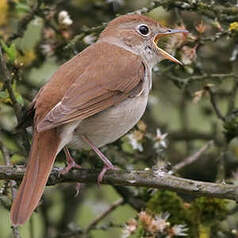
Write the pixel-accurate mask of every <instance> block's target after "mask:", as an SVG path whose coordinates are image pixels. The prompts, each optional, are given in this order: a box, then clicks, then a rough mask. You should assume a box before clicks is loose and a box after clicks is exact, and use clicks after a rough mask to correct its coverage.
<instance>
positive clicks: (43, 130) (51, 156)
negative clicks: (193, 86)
mask: <svg viewBox="0 0 238 238" xmlns="http://www.w3.org/2000/svg"><path fill="white" fill-rule="evenodd" d="M186 32H187V31H186V30H174V29H168V28H165V27H162V26H161V25H160V24H159V23H158V22H157V21H155V20H153V19H151V18H149V17H146V16H142V15H124V16H120V17H117V18H115V19H114V20H112V21H111V22H109V23H108V25H107V27H106V28H105V29H104V30H103V31H102V33H101V34H100V36H99V38H98V40H97V42H96V43H94V44H92V45H91V46H89V47H87V48H86V49H85V50H83V51H82V52H80V53H79V54H78V55H76V56H74V57H73V58H72V59H71V60H69V61H68V62H66V63H64V64H63V65H62V66H60V67H59V69H58V70H57V71H56V72H55V73H54V74H53V76H52V77H51V78H50V80H49V81H48V82H47V83H46V84H45V85H44V86H43V87H42V88H41V89H40V91H39V92H38V94H37V95H36V96H35V98H34V100H33V102H32V103H31V105H30V110H29V115H34V123H33V142H32V146H31V150H30V154H29V160H28V164H27V168H26V173H25V175H24V177H23V180H22V183H21V185H20V187H19V190H18V192H17V195H16V197H15V199H14V201H13V204H12V207H11V212H10V218H11V222H12V224H13V225H20V224H24V223H25V222H26V221H27V220H28V218H29V217H30V216H31V214H32V213H33V211H34V209H35V208H36V207H37V205H38V203H39V200H40V198H41V196H42V194H43V191H44V187H45V185H46V183H47V180H48V177H49V174H50V171H51V169H52V167H53V164H54V161H55V158H56V156H57V154H58V153H59V152H60V151H61V150H62V149H64V151H65V154H66V159H67V162H68V165H67V167H66V168H65V169H64V170H63V171H62V173H66V172H68V171H69V170H70V169H71V168H72V167H80V166H79V165H77V164H76V163H75V162H74V160H73V158H72V157H71V156H70V154H69V151H68V149H67V147H66V145H69V146H70V147H72V148H76V149H92V150H94V151H95V152H96V154H97V155H98V156H99V158H100V159H102V161H103V162H104V164H105V165H104V167H103V169H102V171H101V173H100V174H99V176H98V182H101V181H102V179H103V175H104V174H105V172H106V171H107V170H108V169H113V168H114V167H113V165H112V164H111V162H110V161H109V160H108V159H107V158H106V156H105V155H103V153H102V152H101V151H100V150H99V149H98V148H99V147H101V146H103V145H106V144H108V143H111V142H113V141H115V140H117V139H118V138H120V137H121V136H122V135H124V134H125V133H127V132H128V131H129V130H130V129H131V128H132V127H133V126H134V125H135V124H136V123H137V122H138V120H139V119H140V118H141V117H142V115H143V113H144V111H145V108H146V104H147V101H148V95H149V91H150V89H151V84H152V78H151V74H152V68H153V66H154V65H155V64H157V63H158V62H160V61H161V60H164V59H168V60H171V61H173V62H175V63H180V61H178V60H177V59H176V58H174V57H173V56H172V55H170V54H168V53H167V52H166V51H164V50H163V49H161V48H159V47H158V46H157V43H158V41H159V40H160V38H162V37H164V36H168V35H171V34H175V33H186ZM180 64H181V63H180Z"/></svg>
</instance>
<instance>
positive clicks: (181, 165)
mask: <svg viewBox="0 0 238 238" xmlns="http://www.w3.org/2000/svg"><path fill="white" fill-rule="evenodd" d="M212 145H213V141H209V142H208V143H207V144H205V145H204V146H203V147H202V148H201V149H200V150H199V151H197V152H196V153H195V154H193V155H191V156H189V157H188V158H186V159H184V160H183V161H182V162H180V163H178V164H176V165H175V166H174V167H173V172H177V171H178V170H181V169H182V168H184V167H186V166H188V165H190V164H192V163H194V162H195V161H197V160H198V159H199V158H201V155H202V154H203V153H204V152H205V151H206V150H207V149H208V148H209V147H210V146H212Z"/></svg>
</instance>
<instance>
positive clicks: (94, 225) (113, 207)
mask: <svg viewBox="0 0 238 238" xmlns="http://www.w3.org/2000/svg"><path fill="white" fill-rule="evenodd" d="M123 203H124V199H123V198H120V199H119V200H117V201H115V202H114V203H113V204H112V205H111V206H110V207H109V208H108V209H106V210H105V211H104V212H103V213H102V214H100V215H99V216H97V217H96V218H95V220H93V221H92V222H91V223H90V224H89V225H88V226H87V228H86V229H85V233H88V232H89V231H90V230H92V229H93V228H94V227H96V225H97V224H98V223H99V222H100V221H101V220H103V219H104V218H105V217H106V216H107V215H109V214H110V213H111V212H112V211H114V210H115V209H116V208H117V207H119V206H120V205H122V204H123Z"/></svg>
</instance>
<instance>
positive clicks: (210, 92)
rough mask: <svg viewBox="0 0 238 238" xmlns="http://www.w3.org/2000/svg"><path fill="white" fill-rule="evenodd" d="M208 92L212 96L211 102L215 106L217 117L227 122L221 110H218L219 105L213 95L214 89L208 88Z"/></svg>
mask: <svg viewBox="0 0 238 238" xmlns="http://www.w3.org/2000/svg"><path fill="white" fill-rule="evenodd" d="M206 90H207V92H208V93H209V95H210V102H211V104H212V106H213V109H214V111H215V113H216V115H217V117H218V118H219V119H220V120H222V121H225V117H224V116H223V115H222V113H221V111H220V109H219V108H218V106H217V103H216V99H215V94H214V93H213V91H212V89H211V88H210V87H206Z"/></svg>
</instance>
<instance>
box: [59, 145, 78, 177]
mask: <svg viewBox="0 0 238 238" xmlns="http://www.w3.org/2000/svg"><path fill="white" fill-rule="evenodd" d="M64 152H65V155H66V160H67V165H66V166H65V167H64V168H63V169H62V170H61V171H60V175H61V174H67V173H68V172H69V171H70V170H71V169H72V168H78V169H80V168H81V166H80V165H78V164H77V163H76V162H75V161H74V158H73V157H72V156H71V155H70V153H69V150H68V149H67V148H66V147H64Z"/></svg>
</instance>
